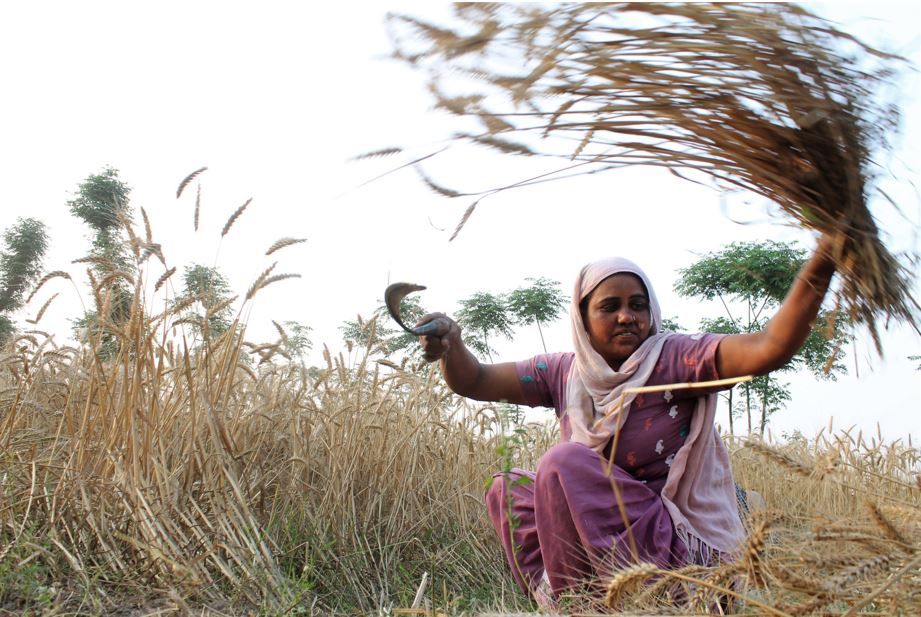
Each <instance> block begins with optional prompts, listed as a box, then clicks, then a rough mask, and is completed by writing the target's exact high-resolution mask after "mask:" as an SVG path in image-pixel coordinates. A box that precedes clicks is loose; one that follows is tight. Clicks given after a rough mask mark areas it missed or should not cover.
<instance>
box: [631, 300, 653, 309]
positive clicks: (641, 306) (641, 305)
mask: <svg viewBox="0 0 921 617" xmlns="http://www.w3.org/2000/svg"><path fill="white" fill-rule="evenodd" d="M630 308H631V309H633V310H634V311H645V310H646V309H648V308H649V305H648V304H646V303H645V302H634V303H633V304H631V305H630Z"/></svg>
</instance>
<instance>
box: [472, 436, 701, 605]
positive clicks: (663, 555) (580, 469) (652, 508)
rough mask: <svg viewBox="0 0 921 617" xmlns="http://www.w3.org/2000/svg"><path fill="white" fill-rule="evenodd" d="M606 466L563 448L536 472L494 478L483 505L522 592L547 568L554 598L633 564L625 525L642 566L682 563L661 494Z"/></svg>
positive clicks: (587, 452)
mask: <svg viewBox="0 0 921 617" xmlns="http://www.w3.org/2000/svg"><path fill="white" fill-rule="evenodd" d="M606 467H607V461H606V460H604V459H603V458H602V457H601V456H599V455H598V454H597V453H596V452H595V451H594V450H592V449H590V448H588V447H586V446H583V445H582V444H578V443H572V442H567V443H561V444H558V445H556V446H554V447H552V448H550V449H549V450H548V451H547V452H546V453H545V454H544V456H543V457H542V458H541V459H540V462H539V463H538V466H537V473H536V474H535V473H533V472H530V471H525V470H523V469H513V470H512V471H511V473H509V474H508V475H507V476H506V475H505V474H496V476H495V477H494V479H493V483H492V485H491V486H490V488H489V490H488V491H487V493H486V506H487V508H488V510H489V517H490V518H491V519H492V522H493V525H494V526H495V528H496V532H497V533H498V534H499V538H500V540H501V542H502V546H503V548H504V549H505V555H506V557H507V558H508V562H509V565H510V566H511V568H512V573H513V574H514V576H515V580H516V581H517V582H518V585H519V586H520V587H521V589H522V590H523V591H524V592H525V593H528V592H529V591H531V590H533V589H535V588H536V587H537V585H538V584H539V582H540V579H541V577H542V576H543V574H544V571H545V570H546V574H547V578H548V579H549V581H550V588H551V589H552V590H553V593H554V594H557V595H558V594H560V593H561V592H563V591H565V590H567V589H570V588H573V587H575V586H578V585H579V584H580V583H584V582H586V581H588V580H590V579H592V578H593V577H595V576H597V575H599V574H606V573H610V572H611V571H613V570H615V569H618V568H622V567H624V566H626V565H629V564H632V563H634V561H635V559H634V556H633V549H632V548H631V542H630V539H629V535H628V532H627V524H628V525H629V529H630V532H631V533H632V535H633V540H634V543H635V546H636V552H637V557H638V560H639V561H642V562H651V563H654V564H656V565H658V566H660V567H663V568H677V567H681V566H683V565H685V564H686V563H687V560H688V552H687V547H686V546H685V544H684V542H682V541H681V539H680V538H679V537H678V536H677V534H676V533H675V528H674V526H673V525H672V519H671V517H670V516H669V514H668V511H667V510H666V509H665V504H663V503H662V499H661V498H660V497H659V495H658V494H657V493H655V492H654V491H653V490H652V489H650V488H649V487H647V486H646V485H645V484H643V483H642V482H641V481H639V480H637V479H636V478H634V477H633V476H631V475H630V474H628V473H627V472H625V471H623V470H622V469H620V468H619V467H617V466H614V467H612V468H611V473H610V474H606V473H605V469H606ZM523 478H530V481H528V480H525V479H523ZM612 478H613V480H614V481H615V482H616V483H617V488H618V491H619V492H620V497H621V500H622V507H623V512H624V513H625V514H626V523H627V524H625V521H624V516H622V515H621V508H620V507H618V504H617V497H616V494H615V492H614V489H613V488H612ZM512 521H513V522H512ZM510 522H512V524H511V525H510V524H509V523H510ZM510 527H511V529H510ZM513 538H514V542H513Z"/></svg>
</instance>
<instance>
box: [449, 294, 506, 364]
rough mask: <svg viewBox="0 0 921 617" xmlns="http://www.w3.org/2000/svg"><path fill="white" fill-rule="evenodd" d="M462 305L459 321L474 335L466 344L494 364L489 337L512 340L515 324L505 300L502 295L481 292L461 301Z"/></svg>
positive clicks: (458, 316)
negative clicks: (498, 336) (501, 337)
mask: <svg viewBox="0 0 921 617" xmlns="http://www.w3.org/2000/svg"><path fill="white" fill-rule="evenodd" d="M460 305H461V308H460V310H459V311H458V312H457V321H458V323H460V325H461V326H463V327H464V328H465V329H467V330H469V331H471V334H473V336H470V337H468V338H466V339H465V341H466V343H467V344H468V345H469V346H470V347H472V348H473V350H474V351H476V352H478V353H480V354H485V355H486V356H488V357H489V361H490V362H492V361H493V358H492V352H493V351H494V350H493V349H492V348H491V347H490V346H489V337H490V336H491V335H494V334H501V335H502V336H504V337H505V338H506V339H511V338H512V326H513V325H514V323H513V321H512V318H511V316H510V315H509V310H508V306H507V305H506V301H505V298H503V297H502V296H501V295H495V294H491V293H489V292H486V291H480V292H477V293H475V294H473V295H472V296H470V297H469V298H467V299H465V300H461V301H460Z"/></svg>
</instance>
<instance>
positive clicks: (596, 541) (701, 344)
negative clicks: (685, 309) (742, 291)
mask: <svg viewBox="0 0 921 617" xmlns="http://www.w3.org/2000/svg"><path fill="white" fill-rule="evenodd" d="M722 338H723V337H722V336H721V335H713V334H695V335H675V336H671V337H669V339H668V340H667V341H666V342H665V344H664V346H663V349H662V353H661V355H660V357H659V360H658V362H657V363H656V366H655V368H654V369H653V372H652V374H651V375H650V377H649V379H648V380H647V382H646V385H649V386H651V385H658V384H667V383H684V382H699V381H710V380H713V379H718V378H719V377H718V375H717V372H716V349H717V347H718V345H719V342H720V340H721V339H722ZM574 357H575V354H572V353H557V354H548V355H539V356H536V357H534V358H531V359H530V360H525V361H522V362H518V363H517V370H518V376H519V378H520V379H521V383H522V385H523V386H524V391H525V396H526V397H527V401H528V404H529V405H531V406H544V407H553V408H555V409H556V412H557V416H560V414H561V413H562V411H563V410H565V408H566V384H567V380H568V377H569V371H570V368H571V367H572V363H573V360H574ZM705 393H706V391H702V390H699V389H695V390H687V389H685V390H675V391H673V392H672V391H667V392H656V393H649V394H641V395H638V396H637V397H636V399H635V400H634V401H633V404H632V405H631V406H630V410H629V415H628V416H627V420H626V421H625V422H624V425H623V427H622V428H621V432H620V437H619V441H618V445H617V450H616V452H615V453H614V463H615V466H614V467H613V468H612V471H611V474H610V475H609V474H607V473H605V469H604V467H605V466H606V464H607V461H606V459H604V458H602V457H601V456H599V455H598V454H597V453H596V452H595V451H594V450H592V449H590V448H588V447H586V446H583V445H581V444H577V443H571V442H569V438H570V434H571V431H570V427H569V423H568V419H567V418H566V417H565V416H564V417H562V419H561V423H560V432H561V443H560V444H558V445H556V446H554V447H552V448H550V450H548V451H547V452H546V453H545V454H544V456H543V457H542V458H541V460H540V462H539V464H538V467H537V473H536V474H535V473H533V472H530V471H525V470H521V469H515V470H513V472H512V473H511V474H510V475H509V477H508V478H505V477H503V474H497V475H496V476H494V481H493V484H492V486H491V487H490V489H489V490H488V492H487V495H486V501H487V507H488V509H489V514H490V518H491V519H492V521H493V525H494V526H495V528H496V531H497V533H498V534H499V537H500V540H501V541H502V545H503V547H504V548H505V553H506V557H507V558H508V561H509V565H510V566H511V567H512V572H513V574H514V576H515V579H516V580H517V581H518V584H519V586H521V588H522V589H523V590H525V591H526V592H527V591H531V592H532V593H533V592H534V590H535V589H536V588H537V585H538V584H539V582H540V579H541V578H542V577H544V576H545V577H546V578H547V579H548V580H549V584H550V588H551V589H552V591H553V593H555V594H559V593H560V592H562V591H565V590H566V589H569V588H572V587H573V586H575V585H578V584H580V583H581V582H584V581H585V580H588V579H591V578H592V577H593V576H595V575H597V574H599V573H604V572H605V571H607V572H610V571H611V570H614V569H618V568H622V567H624V566H625V565H628V564H630V563H633V562H634V558H635V557H638V558H639V560H640V561H649V562H653V563H656V564H658V565H660V566H661V567H670V568H671V567H680V566H682V565H686V563H687V561H688V551H687V547H686V546H685V545H684V543H683V542H682V541H681V540H680V538H678V537H677V534H676V532H675V529H674V526H673V525H672V521H671V517H670V516H669V514H668V511H667V510H666V509H665V505H664V504H663V503H662V500H661V498H660V497H659V493H660V492H661V490H662V487H663V486H664V485H665V480H666V477H667V476H668V470H669V466H670V465H671V462H672V459H673V458H674V456H675V453H676V452H677V451H678V449H679V448H680V447H681V446H682V445H683V444H684V441H685V438H686V437H687V435H688V430H689V427H690V422H691V416H692V414H693V410H694V407H695V403H696V399H697V397H698V396H701V395H702V394H705ZM609 448H610V446H609ZM606 454H609V452H608V451H606ZM612 476H613V479H612ZM525 477H526V478H530V480H526V479H523V478H525ZM516 480H517V481H516ZM612 482H616V483H617V488H618V489H619V492H620V494H621V500H622V505H623V508H624V512H625V513H626V519H627V520H626V521H625V520H624V517H623V516H621V510H620V506H619V505H618V502H617V498H616V495H615V492H614V490H613V489H612ZM509 508H510V509H511V512H510V513H509V511H508V510H509ZM509 514H511V517H510V516H509ZM510 519H511V520H512V521H516V522H517V523H516V524H513V525H511V529H510V526H509V520H510ZM513 536H514V545H515V546H514V550H513V541H512V538H513ZM631 536H632V541H631ZM634 546H635V548H636V553H637V555H636V556H634V554H633V550H634V549H633V547H634Z"/></svg>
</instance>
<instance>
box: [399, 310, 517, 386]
mask: <svg viewBox="0 0 921 617" xmlns="http://www.w3.org/2000/svg"><path fill="white" fill-rule="evenodd" d="M427 323H431V324H435V325H434V326H433V331H432V332H431V333H430V334H424V335H422V336H420V337H419V344H420V345H422V353H423V355H422V357H423V358H425V360H426V361H427V362H435V361H436V360H446V362H444V363H443V364H442V365H441V369H442V371H443V373H444V378H445V382H446V383H447V384H448V387H449V388H451V389H452V390H453V391H454V392H456V393H457V394H460V395H461V396H466V397H469V398H472V399H476V400H478V401H494V402H498V401H506V402H508V403H514V404H527V401H526V400H525V396H524V391H523V390H522V387H521V382H520V381H519V380H518V373H517V371H516V369H515V363H514V362H505V363H502V364H481V363H480V361H479V360H477V359H476V356H474V355H473V354H472V353H470V350H469V349H467V347H466V346H465V345H464V341H463V339H462V338H461V327H460V326H459V325H458V324H457V322H456V321H454V320H453V319H451V318H450V317H448V316H447V315H445V314H444V313H429V314H428V315H426V316H425V317H423V318H422V319H420V320H419V322H418V323H417V324H416V327H419V326H421V325H424V324H427Z"/></svg>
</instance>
